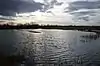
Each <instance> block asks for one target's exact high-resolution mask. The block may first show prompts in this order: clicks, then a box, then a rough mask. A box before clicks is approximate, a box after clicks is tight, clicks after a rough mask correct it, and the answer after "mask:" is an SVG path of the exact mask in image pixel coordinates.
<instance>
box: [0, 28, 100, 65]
mask: <svg viewBox="0 0 100 66" xmlns="http://www.w3.org/2000/svg"><path fill="white" fill-rule="evenodd" d="M4 36H5V37H8V38H5V37H4ZM0 37H3V38H0V40H1V41H0V53H1V54H5V55H6V56H9V55H16V54H19V55H24V56H25V58H26V60H25V61H24V62H25V63H23V65H26V66H28V65H27V64H28V63H29V64H35V65H36V66H75V65H76V66H82V65H83V66H92V65H93V64H94V65H95V66H98V65H99V63H100V62H99V60H100V54H99V53H100V51H99V47H100V44H99V43H100V41H99V40H100V38H99V37H100V35H99V34H96V33H90V32H80V31H71V30H46V29H35V30H33V29H30V30H1V31H0ZM3 40H4V41H3ZM2 47H4V48H2ZM5 47H6V49H5ZM4 49H5V50H4ZM12 50H14V51H12ZM33 60H34V61H33ZM30 66H31V65H30Z"/></svg>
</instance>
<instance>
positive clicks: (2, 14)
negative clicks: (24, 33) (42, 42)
mask: <svg viewBox="0 0 100 66" xmlns="http://www.w3.org/2000/svg"><path fill="white" fill-rule="evenodd" d="M99 17H100V0H0V23H5V22H6V23H8V22H14V23H30V22H36V23H38V24H61V25H100V18H99Z"/></svg>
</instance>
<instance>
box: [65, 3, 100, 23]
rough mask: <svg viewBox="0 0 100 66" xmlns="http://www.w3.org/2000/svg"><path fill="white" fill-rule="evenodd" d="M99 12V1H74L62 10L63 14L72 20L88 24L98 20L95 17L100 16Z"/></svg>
mask: <svg viewBox="0 0 100 66" xmlns="http://www.w3.org/2000/svg"><path fill="white" fill-rule="evenodd" d="M99 11H100V1H74V2H71V3H69V6H68V7H66V8H65V9H64V12H65V13H69V14H71V15H73V16H74V17H73V19H74V20H75V21H78V22H81V21H82V22H83V21H86V22H90V21H92V20H91V19H93V20H95V19H98V18H96V17H97V14H100V12H99ZM94 22H95V21H94Z"/></svg>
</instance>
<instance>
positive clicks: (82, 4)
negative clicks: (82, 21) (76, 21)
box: [68, 1, 100, 11]
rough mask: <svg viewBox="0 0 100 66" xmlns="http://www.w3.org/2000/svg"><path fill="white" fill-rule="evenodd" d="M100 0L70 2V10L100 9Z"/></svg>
mask: <svg viewBox="0 0 100 66" xmlns="http://www.w3.org/2000/svg"><path fill="white" fill-rule="evenodd" d="M99 8H100V1H75V2H72V3H70V4H69V7H68V9H69V11H74V10H79V9H99Z"/></svg>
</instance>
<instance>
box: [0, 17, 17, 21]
mask: <svg viewBox="0 0 100 66" xmlns="http://www.w3.org/2000/svg"><path fill="white" fill-rule="evenodd" d="M0 20H15V19H13V18H10V17H9V18H8V17H0Z"/></svg>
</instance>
